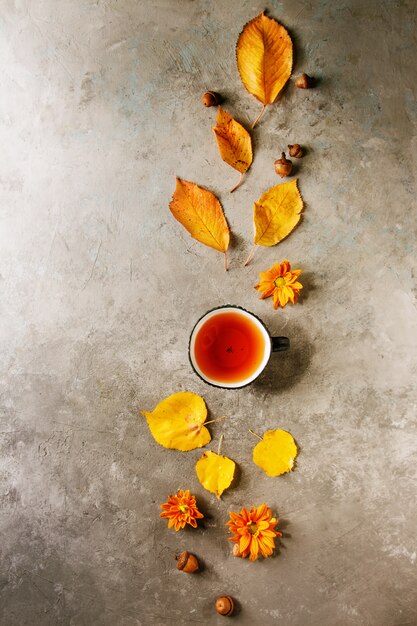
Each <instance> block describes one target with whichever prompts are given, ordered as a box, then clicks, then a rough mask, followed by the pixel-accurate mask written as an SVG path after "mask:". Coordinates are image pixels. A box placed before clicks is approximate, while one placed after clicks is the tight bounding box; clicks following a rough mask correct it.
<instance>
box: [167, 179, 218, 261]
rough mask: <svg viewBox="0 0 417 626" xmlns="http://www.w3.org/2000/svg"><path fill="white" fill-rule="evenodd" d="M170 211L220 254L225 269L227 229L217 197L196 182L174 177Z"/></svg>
mask: <svg viewBox="0 0 417 626" xmlns="http://www.w3.org/2000/svg"><path fill="white" fill-rule="evenodd" d="M169 208H170V211H171V213H172V215H173V216H174V217H175V219H176V220H178V222H180V224H182V225H183V226H184V228H186V229H187V230H188V232H189V233H190V235H191V237H193V239H196V240H197V241H200V242H201V243H204V244H205V245H206V246H209V247H210V248H214V249H215V250H218V251H219V252H223V254H224V268H225V270H226V271H227V255H226V253H227V249H228V247H229V243H230V231H229V226H228V225H227V222H226V218H225V216H224V212H223V208H222V205H221V204H220V202H219V200H218V198H217V197H216V196H215V195H214V193H212V192H211V191H208V190H207V189H203V187H199V186H198V185H196V183H192V182H189V181H187V180H182V179H181V178H177V179H176V187H175V192H174V195H173V196H172V200H171V202H170V204H169Z"/></svg>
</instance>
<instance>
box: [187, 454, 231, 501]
mask: <svg viewBox="0 0 417 626" xmlns="http://www.w3.org/2000/svg"><path fill="white" fill-rule="evenodd" d="M235 467H236V464H235V462H234V461H232V459H229V458H227V456H222V455H220V454H216V453H215V452H211V451H208V452H204V453H203V456H202V457H201V459H200V460H199V461H197V464H196V466H195V470H196V472H197V476H198V480H199V481H200V483H201V484H202V485H203V487H204V489H207V491H211V493H214V494H216V496H217V497H218V498H220V496H221V495H222V493H223V491H224V490H225V489H227V488H228V487H230V484H231V482H232V480H233V475H234V473H235Z"/></svg>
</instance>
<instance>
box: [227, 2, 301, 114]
mask: <svg viewBox="0 0 417 626" xmlns="http://www.w3.org/2000/svg"><path fill="white" fill-rule="evenodd" d="M292 57H293V50H292V41H291V37H290V36H289V34H288V32H287V31H286V29H285V28H284V27H283V26H282V25H281V24H279V23H278V22H276V21H275V20H273V19H271V18H269V17H267V16H266V15H264V14H263V13H261V14H260V15H258V16H257V17H255V18H254V19H253V20H251V21H250V22H248V23H247V24H246V25H245V27H244V28H243V31H242V32H241V33H240V35H239V39H238V41H237V46H236V59H237V67H238V70H239V74H240V77H241V79H242V82H243V84H244V86H245V87H246V89H247V90H248V91H249V93H251V94H252V95H253V96H255V98H257V99H258V100H259V101H260V102H262V104H263V105H264V107H265V106H266V105H267V104H272V103H273V102H274V100H275V98H276V97H277V96H278V94H279V92H280V91H281V89H282V88H283V87H284V85H285V83H286V82H287V80H288V79H289V77H290V76H291V69H292ZM256 122H257V120H255V123H256ZM255 123H254V125H255Z"/></svg>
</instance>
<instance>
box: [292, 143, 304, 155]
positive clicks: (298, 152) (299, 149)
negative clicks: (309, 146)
mask: <svg viewBox="0 0 417 626" xmlns="http://www.w3.org/2000/svg"><path fill="white" fill-rule="evenodd" d="M288 152H289V155H290V156H292V157H295V158H296V159H301V157H302V156H304V153H303V149H302V147H301V146H300V144H299V143H295V144H293V145H290V144H288Z"/></svg>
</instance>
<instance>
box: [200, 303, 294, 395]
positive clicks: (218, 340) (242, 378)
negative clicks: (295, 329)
mask: <svg viewBox="0 0 417 626" xmlns="http://www.w3.org/2000/svg"><path fill="white" fill-rule="evenodd" d="M288 347H289V340H288V339H287V338H286V337H271V336H270V334H269V332H268V330H267V329H266V327H265V325H264V324H263V322H262V321H261V320H260V319H259V318H257V317H256V316H255V315H254V314H253V313H250V312H249V311H246V310H245V309H242V308H240V307H236V306H231V305H227V306H224V307H219V308H217V309H213V310H212V311H209V312H208V313H206V314H205V315H204V316H203V317H202V318H201V319H200V320H199V321H198V322H197V324H196V325H195V327H194V329H193V331H192V333H191V337H190V346H189V356H190V361H191V364H192V366H193V368H194V370H195V372H196V373H197V374H198V375H199V376H200V378H202V379H203V380H204V381H205V382H207V383H209V384H211V385H214V386H217V387H223V388H229V389H236V388H239V387H244V386H245V385H248V384H250V383H251V382H253V381H254V380H255V379H256V378H257V377H258V376H259V374H260V373H261V372H262V371H263V370H264V368H265V366H266V364H267V363H268V361H269V358H270V356H271V352H272V351H281V350H286V349H287V348H288Z"/></svg>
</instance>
